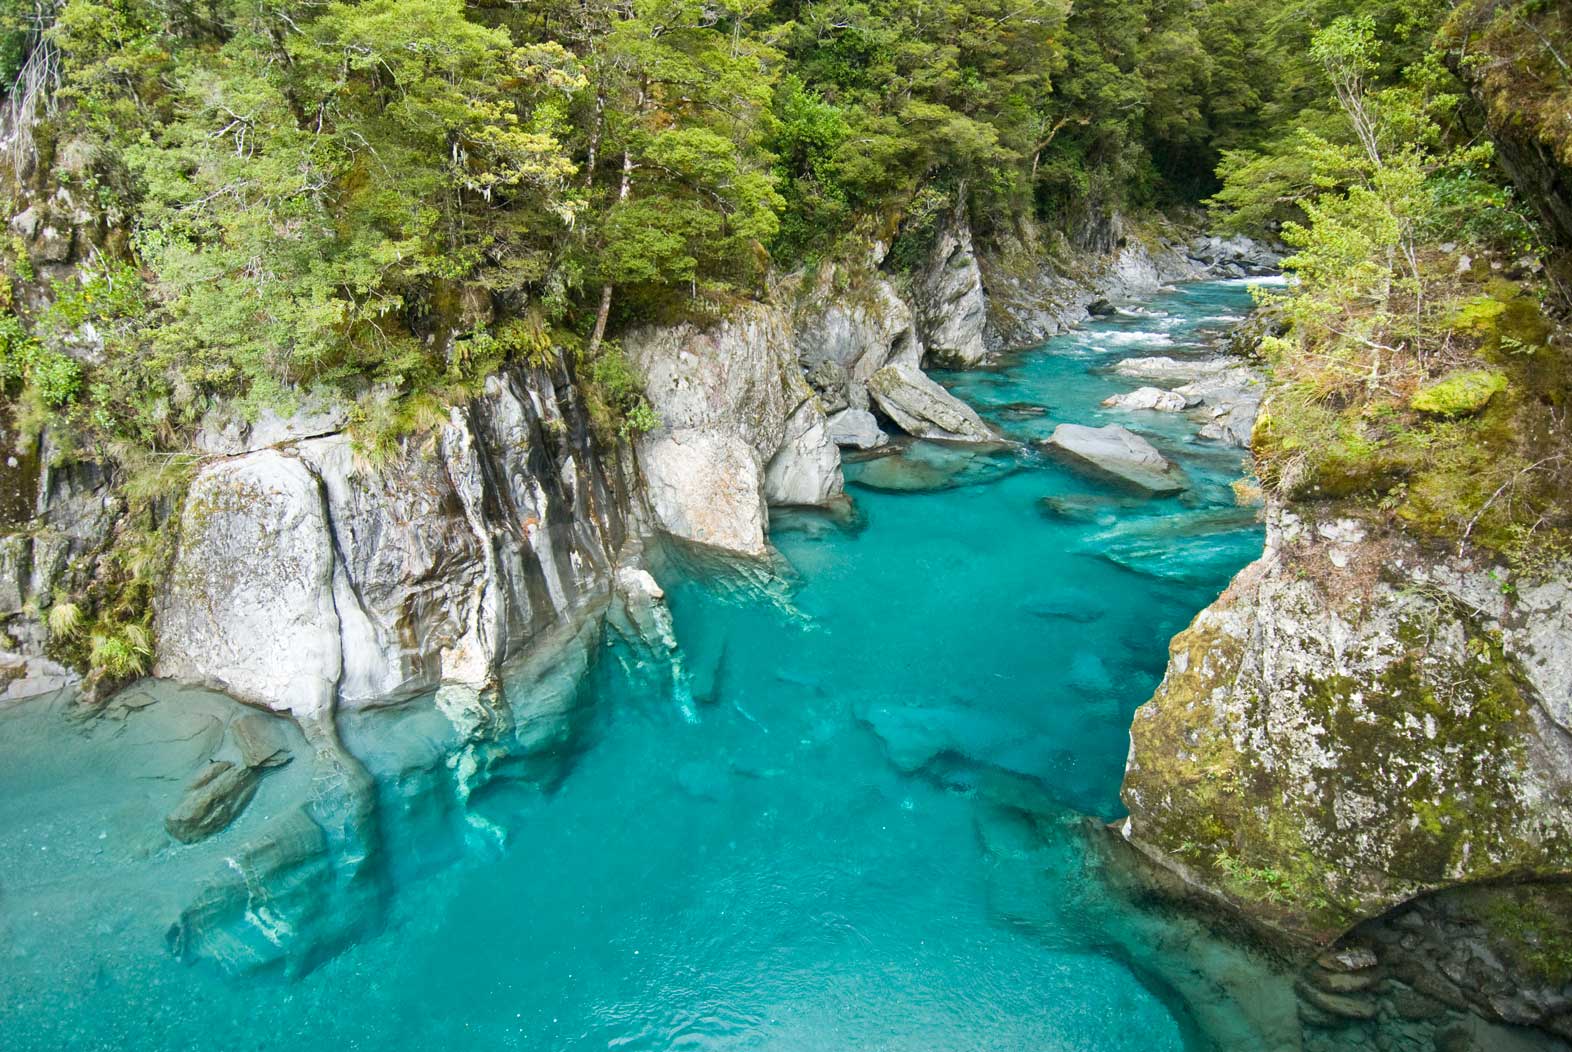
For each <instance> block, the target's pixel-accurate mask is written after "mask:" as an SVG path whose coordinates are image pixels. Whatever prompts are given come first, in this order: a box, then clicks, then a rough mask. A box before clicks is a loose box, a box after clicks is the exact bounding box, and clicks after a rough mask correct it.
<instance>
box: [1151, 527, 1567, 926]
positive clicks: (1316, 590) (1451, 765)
mask: <svg viewBox="0 0 1572 1052" xmlns="http://www.w3.org/2000/svg"><path fill="white" fill-rule="evenodd" d="M1490 572H1491V570H1490V568H1489V567H1474V566H1470V565H1467V564H1464V563H1462V562H1460V561H1458V560H1455V559H1453V558H1450V557H1441V556H1437V555H1436V554H1435V553H1432V552H1428V551H1425V550H1423V549H1421V548H1420V546H1419V545H1418V544H1417V542H1415V541H1413V540H1412V539H1410V538H1408V537H1407V536H1406V535H1403V534H1399V533H1397V532H1394V531H1391V530H1390V529H1386V528H1382V527H1378V526H1375V525H1373V524H1372V523H1371V522H1370V521H1368V520H1362V519H1358V518H1344V519H1321V520H1319V521H1305V520H1301V519H1299V518H1298V517H1297V516H1295V515H1293V514H1291V513H1289V512H1287V511H1284V510H1283V509H1281V508H1280V507H1279V508H1276V509H1274V510H1273V513H1272V515H1271V517H1270V526H1269V537H1268V547H1267V551H1266V554H1265V555H1264V556H1263V557H1262V558H1261V559H1260V560H1259V561H1258V562H1256V563H1254V564H1252V565H1251V566H1250V567H1248V568H1246V569H1245V570H1244V571H1243V572H1241V574H1240V575H1239V576H1238V577H1237V578H1236V579H1235V581H1234V583H1233V584H1232V585H1231V586H1230V587H1229V589H1228V591H1227V592H1225V593H1224V594H1223V596H1222V597H1221V598H1220V599H1219V600H1218V601H1217V602H1216V603H1214V604H1213V605H1212V606H1211V607H1210V608H1208V609H1207V610H1205V611H1203V612H1202V613H1201V614H1200V615H1199V616H1198V617H1197V618H1196V620H1195V622H1194V623H1193V624H1192V625H1191V626H1190V627H1189V629H1187V630H1186V631H1185V632H1183V633H1181V634H1180V635H1179V636H1178V637H1176V638H1175V640H1174V642H1173V645H1172V651H1171V657H1170V662H1169V668H1168V673H1167V675H1166V676H1165V678H1164V680H1163V682H1162V684H1161V685H1160V686H1159V688H1158V690H1157V693H1156V695H1155V697H1154V698H1153V699H1152V700H1151V701H1150V702H1149V703H1148V704H1147V705H1146V706H1144V707H1143V708H1142V709H1141V710H1140V711H1139V712H1138V713H1137V715H1136V719H1135V721H1134V726H1133V727H1132V731H1131V738H1132V742H1131V753H1130V761H1129V766H1128V769H1127V771H1126V775H1125V783H1124V800H1125V804H1126V806H1127V807H1128V809H1129V811H1130V818H1129V820H1128V821H1127V822H1126V824H1125V825H1124V832H1125V835H1126V836H1128V837H1129V838H1130V839H1132V840H1133V841H1135V842H1136V843H1137V844H1138V845H1139V846H1141V847H1143V848H1144V849H1146V851H1147V853H1148V854H1150V855H1153V856H1154V857H1157V858H1159V859H1161V860H1163V861H1165V862H1166V863H1168V864H1169V865H1171V866H1173V867H1174V868H1176V869H1178V870H1179V871H1181V872H1182V873H1183V874H1184V875H1185V876H1186V878H1187V879H1188V880H1190V881H1191V882H1192V883H1193V884H1195V885H1198V886H1200V887H1202V888H1205V889H1207V890H1208V891H1211V892H1214V893H1216V894H1218V895H1221V896H1222V897H1224V898H1226V899H1228V900H1230V901H1231V902H1233V903H1234V904H1235V905H1237V906H1238V907H1240V908H1242V909H1243V910H1244V911H1245V912H1246V913H1248V914H1249V915H1250V916H1252V917H1253V918H1254V919H1256V920H1259V921H1262V922H1264V923H1266V924H1267V925H1269V926H1271V927H1273V928H1276V929H1278V930H1280V931H1283V932H1286V933H1289V934H1290V935H1293V936H1296V937H1301V938H1305V939H1308V940H1311V941H1313V942H1321V941H1325V940H1328V939H1331V938H1333V937H1335V936H1337V935H1338V934H1340V933H1341V932H1344V931H1346V930H1347V929H1349V928H1350V927H1351V926H1353V925H1355V924H1357V923H1358V922H1360V921H1363V920H1365V919H1367V918H1370V917H1374V916H1376V915H1379V914H1381V913H1383V912H1385V911H1387V910H1388V909H1390V908H1392V907H1393V906H1394V905H1396V904H1398V903H1401V902H1403V901H1405V900H1407V899H1410V898H1412V897H1413V896H1415V895H1419V894H1422V893H1424V892H1427V891H1431V890H1434V889H1438V888H1443V887H1447V886H1451V885H1455V884H1460V883H1466V882H1471V881H1479V880H1486V879H1496V878H1502V877H1507V876H1513V877H1522V876H1535V877H1542V878H1555V877H1561V876H1572V756H1569V755H1568V753H1567V750H1566V749H1565V748H1564V745H1563V743H1562V740H1561V735H1562V733H1563V732H1562V730H1561V729H1560V728H1559V727H1558V726H1557V725H1556V724H1557V721H1556V719H1555V718H1554V714H1555V713H1556V712H1557V709H1558V706H1557V704H1556V702H1557V700H1558V699H1556V698H1553V697H1551V695H1552V694H1554V693H1555V690H1556V684H1557V683H1558V682H1559V681H1557V680H1555V679H1554V678H1553V677H1552V676H1549V675H1547V673H1546V669H1549V668H1557V667H1561V666H1562V665H1563V664H1564V661H1558V660H1555V659H1549V660H1547V656H1546V654H1545V653H1544V650H1545V648H1546V647H1547V646H1549V647H1552V648H1553V647H1555V646H1556V644H1555V643H1553V642H1547V640H1546V639H1544V638H1541V637H1536V636H1535V635H1534V633H1533V632H1531V631H1529V629H1528V627H1527V626H1526V625H1525V624H1524V623H1521V622H1523V621H1524V620H1525V617H1524V614H1523V613H1521V612H1519V611H1517V610H1516V609H1514V607H1513V606H1512V604H1511V603H1510V602H1509V601H1508V599H1507V597H1505V596H1503V594H1502V592H1501V589H1500V587H1499V585H1497V583H1496V580H1495V579H1494V578H1492V577H1491V576H1490ZM1564 614H1565V612H1564V611H1563V612H1560V613H1557V612H1555V611H1551V612H1549V613H1547V612H1544V611H1536V612H1535V613H1534V615H1533V617H1534V619H1535V620H1543V619H1544V618H1546V617H1550V618H1551V619H1552V620H1555V619H1556V618H1558V617H1563V616H1564ZM1556 623H1558V624H1559V623H1561V622H1560V621H1556ZM1567 646H1572V644H1567Z"/></svg>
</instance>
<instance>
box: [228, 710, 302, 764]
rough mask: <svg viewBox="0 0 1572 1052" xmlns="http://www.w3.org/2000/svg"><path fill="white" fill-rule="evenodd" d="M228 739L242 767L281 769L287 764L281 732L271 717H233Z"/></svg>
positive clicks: (253, 714)
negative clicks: (237, 753) (234, 748)
mask: <svg viewBox="0 0 1572 1052" xmlns="http://www.w3.org/2000/svg"><path fill="white" fill-rule="evenodd" d="M229 738H230V740H231V741H232V742H234V743H235V747H236V748H237V749H239V750H240V762H241V764H242V765H244V766H246V767H282V766H283V765H284V764H286V763H288V762H289V761H290V752H289V746H288V745H286V744H284V734H283V729H282V728H281V727H280V726H279V721H278V720H276V719H274V718H273V717H271V716H263V715H262V714H261V713H256V712H250V713H247V714H246V715H244V716H237V717H236V718H235V719H234V720H233V721H232V722H231V723H230V724H229Z"/></svg>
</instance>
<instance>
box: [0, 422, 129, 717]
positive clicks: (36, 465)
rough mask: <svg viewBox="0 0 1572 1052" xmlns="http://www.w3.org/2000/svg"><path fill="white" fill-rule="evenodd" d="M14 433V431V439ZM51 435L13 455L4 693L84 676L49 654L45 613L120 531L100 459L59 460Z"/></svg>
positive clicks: (4, 588)
mask: <svg viewBox="0 0 1572 1052" xmlns="http://www.w3.org/2000/svg"><path fill="white" fill-rule="evenodd" d="M8 437H9V436H8ZM53 447H54V443H53V441H52V440H51V437H50V436H49V435H48V434H47V433H46V434H45V435H44V437H43V439H42V440H40V441H39V442H38V443H37V444H36V445H35V447H34V448H33V449H32V450H31V451H29V452H24V453H23V454H22V455H20V456H15V457H14V458H13V459H15V460H16V461H17V466H16V468H14V469H13V470H12V472H11V475H10V477H9V478H8V479H7V480H6V482H7V488H8V491H9V493H8V496H9V498H10V499H11V501H12V502H13V509H12V511H13V515H14V518H13V519H12V521H11V522H8V523H7V525H8V526H11V527H12V528H13V529H14V530H15V532H12V533H8V534H4V535H0V627H3V631H4V635H5V637H8V638H9V640H10V644H9V646H7V645H6V644H5V642H4V641H3V640H0V649H5V650H14V653H12V654H8V655H3V657H0V698H3V697H10V698H21V697H29V696H33V695H37V694H44V693H48V692H50V691H53V690H58V689H59V688H60V687H62V686H64V685H67V684H69V683H74V682H75V681H76V679H77V677H76V675H75V674H74V673H73V672H71V671H70V670H68V669H66V668H63V667H61V666H60V665H57V664H55V663H54V662H52V661H50V660H49V659H48V658H46V657H44V656H43V651H44V644H45V642H46V641H47V639H48V631H47V629H46V628H45V626H44V624H43V621H42V619H41V613H40V612H41V610H42V608H44V607H47V606H48V605H49V604H51V603H52V602H54V599H55V597H56V595H57V594H68V593H70V592H72V591H75V590H77V589H79V588H80V587H82V586H83V585H84V584H85V582H86V581H87V579H88V578H89V577H90V576H91V574H92V571H93V564H94V563H95V561H96V559H97V556H98V555H99V554H100V553H101V551H102V550H103V548H104V546H105V544H106V542H107V541H108V539H109V536H110V532H111V530H112V529H113V528H114V522H115V516H116V515H117V514H118V513H119V510H120V507H121V503H120V499H119V498H118V497H117V496H115V494H114V493H113V492H112V490H111V487H110V485H109V478H108V475H107V474H106V472H105V471H104V470H103V468H102V467H100V466H99V465H98V464H95V463H92V462H76V463H66V464H57V463H55V462H54V461H55V460H56V455H57V454H56V450H55V449H54V448H53Z"/></svg>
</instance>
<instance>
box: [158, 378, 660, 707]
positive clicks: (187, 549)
mask: <svg viewBox="0 0 1572 1052" xmlns="http://www.w3.org/2000/svg"><path fill="white" fill-rule="evenodd" d="M282 438H283V440H282V441H281V442H279V443H278V444H276V445H269V446H265V447H263V448H261V449H257V450H254V451H250V452H243V453H239V454H237V455H233V456H225V457H216V458H212V459H211V460H209V461H207V462H205V463H204V464H203V465H202V467H201V468H200V469H199V470H198V472H197V474H196V476H195V478H194V480H193V482H192V485H191V489H190V492H189V494H188V496H187V499H186V502H185V506H184V510H183V513H182V516H181V520H180V523H179V546H178V550H177V554H176V557H175V561H174V566H173V568H172V570H171V574H170V578H169V585H168V588H167V589H166V591H165V593H164V595H163V596H161V597H160V600H159V602H158V604H157V614H156V620H155V627H156V631H157V636H158V640H159V649H158V652H159V657H158V664H157V667H156V669H155V671H156V673H157V674H158V675H160V676H164V677H168V678H170V679H177V680H181V681H185V682H192V683H198V684H201V685H205V686H209V687H213V688H215V689H218V690H222V691H224V692H226V693H229V694H231V695H233V696H234V697H237V698H240V699H241V700H245V701H249V702H251V703H253V704H257V705H262V706H264V707H267V708H272V709H275V710H278V711H287V712H290V713H292V714H293V715H295V716H296V717H297V718H299V719H303V720H304V719H312V718H316V717H319V716H322V715H324V714H329V713H331V712H332V711H333V708H334V706H335V705H345V706H350V707H354V706H359V705H368V704H376V703H379V702H386V701H392V700H397V699H399V698H403V697H408V696H411V695H413V694H417V693H422V692H425V691H430V690H433V689H435V688H436V687H437V686H438V685H440V684H444V683H447V684H456V685H461V686H464V687H467V688H469V689H472V690H475V691H481V690H485V689H488V688H489V687H491V686H493V685H494V683H495V679H496V676H497V672H498V670H499V668H500V667H501V665H502V664H503V663H504V662H505V661H507V660H508V659H509V658H510V657H512V656H513V655H514V654H515V653H516V652H517V651H518V650H519V649H520V648H521V647H523V646H525V645H527V644H528V643H529V641H530V640H531V639H532V638H533V637H535V636H536V635H537V634H538V633H540V632H541V631H542V630H543V629H545V628H547V627H548V626H550V625H552V624H554V623H556V622H558V621H565V620H571V619H572V618H574V617H575V616H576V615H578V614H579V613H580V612H582V611H583V610H584V609H585V608H586V607H588V606H590V605H591V604H593V603H594V602H596V601H598V600H600V599H602V598H603V597H604V594H605V593H606V591H607V590H608V588H609V585H610V582H611V580H612V577H613V571H614V568H615V566H616V564H617V562H618V560H619V558H621V555H622V549H623V545H624V544H625V542H626V541H627V540H628V539H629V536H630V527H629V516H630V513H631V504H630V501H629V497H628V490H627V487H626V483H625V480H624V478H623V475H622V471H623V468H622V465H620V464H618V463H616V462H615V460H612V461H610V462H608V461H607V460H605V459H604V457H603V456H602V454H601V453H600V452H599V451H598V450H597V449H596V447H595V445H594V443H593V441H592V440H591V438H590V434H589V429H588V422H587V417H586V415H585V414H584V412H583V410H582V407H580V406H579V405H578V404H577V403H576V399H575V396H574V394H573V392H572V388H571V386H570V379H569V377H568V375H567V373H566V372H565V371H564V370H562V369H561V367H560V366H559V367H558V369H557V370H555V371H553V370H546V369H529V370H525V369H510V370H506V371H504V372H502V373H499V374H497V375H496V376H494V377H492V378H491V379H490V380H488V381H487V385H486V389H485V392H484V393H483V394H482V395H481V396H480V397H479V398H477V399H475V400H474V401H473V402H471V403H470V404H468V405H467V406H462V407H455V408H454V409H453V410H452V412H451V415H450V417H449V420H448V422H447V423H446V424H445V425H443V426H442V427H441V428H440V429H439V430H438V432H437V433H436V434H434V435H432V436H430V437H429V438H428V439H426V440H425V441H424V443H423V444H420V445H416V444H413V443H412V444H411V445H410V446H409V447H408V448H406V449H405V450H404V451H403V453H402V455H401V456H399V457H398V458H396V459H395V460H394V461H393V462H391V463H389V464H386V465H382V466H379V467H376V468H373V467H370V466H368V465H365V464H361V463H359V462H357V460H356V458H355V456H354V453H353V451H352V448H351V444H350V440H349V437H348V436H347V435H345V434H343V433H331V434H328V435H324V436H314V437H309V438H301V439H295V440H291V439H290V438H289V437H288V436H287V435H284V436H282ZM281 653H287V654H288V655H289V656H290V659H289V660H288V661H287V662H283V661H280V654H281Z"/></svg>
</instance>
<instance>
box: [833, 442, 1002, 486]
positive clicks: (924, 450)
mask: <svg viewBox="0 0 1572 1052" xmlns="http://www.w3.org/2000/svg"><path fill="white" fill-rule="evenodd" d="M1017 466H1018V465H1017V464H1016V462H1015V460H1014V458H1012V457H1009V456H1005V455H1000V454H998V453H995V452H993V451H987V450H979V449H977V448H975V447H971V446H956V445H947V444H942V443H935V442H910V443H908V444H906V445H905V446H904V447H903V448H902V449H901V450H900V451H899V452H897V453H893V454H890V455H888V456H881V457H873V458H870V459H867V460H863V461H859V462H858V463H856V464H853V465H851V466H850V468H849V469H848V474H849V476H850V479H851V481H852V482H853V483H854V484H855V485H858V486H862V487H865V488H867V489H876V490H883V491H886V492H890V493H927V492H933V491H936V490H945V489H954V488H955V487H957V486H971V485H977V484H979V483H983V482H991V481H993V480H994V479H998V478H1001V477H1003V476H1005V475H1008V474H1010V473H1011V472H1013V471H1014V470H1016V468H1017Z"/></svg>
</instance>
